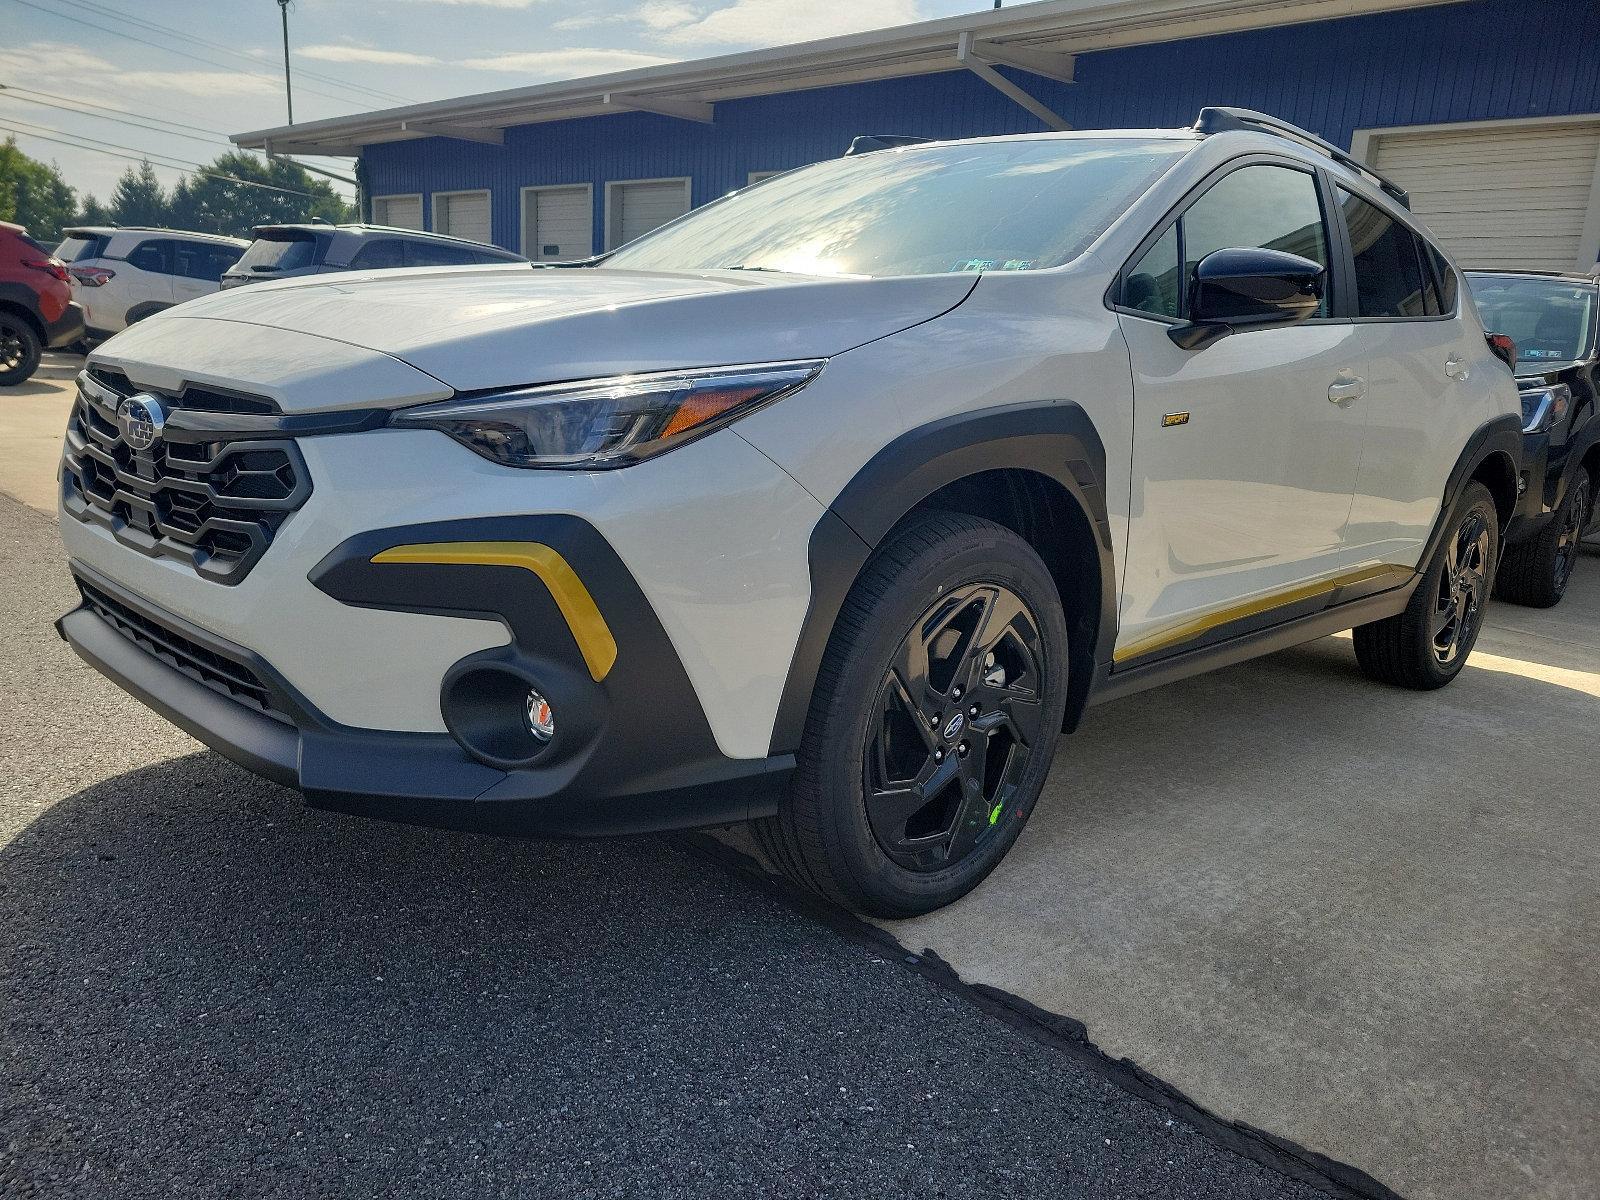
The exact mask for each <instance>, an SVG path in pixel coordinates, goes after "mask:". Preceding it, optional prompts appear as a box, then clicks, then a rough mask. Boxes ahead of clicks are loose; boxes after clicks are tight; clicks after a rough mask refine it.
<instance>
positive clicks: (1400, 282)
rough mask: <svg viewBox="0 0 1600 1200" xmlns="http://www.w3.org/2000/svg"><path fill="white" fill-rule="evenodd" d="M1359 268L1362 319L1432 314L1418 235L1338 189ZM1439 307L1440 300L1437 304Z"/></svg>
mask: <svg viewBox="0 0 1600 1200" xmlns="http://www.w3.org/2000/svg"><path fill="white" fill-rule="evenodd" d="M1339 207H1340V208H1342V209H1344V223H1345V228H1346V229H1348V230H1349V231H1350V252H1351V253H1352V254H1353V255H1354V256H1355V263H1356V311H1357V312H1358V313H1359V314H1360V315H1361V316H1363V317H1425V316H1427V315H1428V301H1427V294H1426V293H1427V290H1428V289H1427V288H1425V286H1424V283H1423V281H1424V278H1425V276H1424V272H1423V267H1422V258H1421V255H1420V254H1419V251H1418V246H1417V235H1416V234H1414V233H1412V232H1411V230H1409V229H1407V228H1406V227H1405V226H1404V225H1402V224H1401V223H1400V222H1399V221H1396V220H1395V219H1394V218H1393V217H1391V216H1389V214H1388V213H1386V212H1384V211H1383V210H1382V209H1381V208H1379V207H1378V206H1377V205H1375V204H1369V203H1367V202H1366V201H1365V200H1363V199H1362V198H1361V197H1360V196H1355V195H1352V194H1351V193H1349V192H1347V191H1345V190H1344V189H1343V188H1340V189H1339ZM1435 306H1436V307H1437V301H1436V305H1435Z"/></svg>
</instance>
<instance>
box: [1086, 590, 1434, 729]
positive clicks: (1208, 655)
mask: <svg viewBox="0 0 1600 1200" xmlns="http://www.w3.org/2000/svg"><path fill="white" fill-rule="evenodd" d="M1420 579H1421V576H1420V575H1413V576H1412V578H1411V579H1410V581H1409V582H1407V583H1405V584H1402V585H1401V586H1400V587H1397V588H1391V589H1390V590H1389V591H1386V592H1380V593H1378V594H1377V595H1375V596H1364V597H1362V598H1361V599H1359V600H1350V601H1347V602H1346V603H1344V604H1336V605H1334V606H1333V607H1331V608H1324V609H1321V610H1319V611H1317V612H1314V613H1309V614H1307V615H1306V616H1303V617H1296V618H1293V619H1291V620H1288V621H1283V622H1280V623H1279V624H1276V625H1270V626H1268V627H1267V628H1265V629H1259V630H1255V631H1253V632H1250V633H1244V634H1240V635H1239V636H1237V637H1233V638H1229V639H1228V640H1227V641H1224V642H1219V643H1217V644H1215V645H1209V646H1199V647H1196V648H1195V649H1192V650H1186V651H1182V652H1180V653H1178V654H1172V655H1169V656H1167V657H1164V658H1162V659H1160V660H1158V661H1156V662H1150V663H1142V664H1138V665H1135V666H1128V667H1123V668H1122V669H1120V670H1112V669H1111V668H1110V665H1109V664H1107V665H1104V666H1102V667H1101V668H1100V671H1101V674H1100V677H1099V678H1098V679H1097V680H1096V681H1095V688H1094V690H1093V691H1092V692H1091V693H1090V696H1089V703H1090V704H1091V705H1094V704H1103V703H1105V702H1106V701H1107V700H1117V699H1120V698H1121V697H1123V696H1131V695H1133V694H1134V693H1135V692H1142V691H1144V690H1145V689H1147V688H1153V687H1160V686H1161V685H1162V684H1165V683H1174V682H1176V681H1177V680H1179V679H1187V678H1188V677H1189V676H1191V675H1199V674H1200V673H1202V672H1204V671H1215V670H1217V669H1218V668H1220V667H1231V666H1233V664H1235V663H1240V662H1244V661H1246V660H1247V659H1251V658H1259V657H1260V656H1261V655H1263V654H1273V653H1276V652H1277V651H1279V650H1287V649H1289V648H1290V647H1291V646H1299V645H1301V644H1303V643H1305V642H1312V641H1316V639H1317V638H1321V637H1327V636H1328V635H1329V634H1332V633H1343V632H1344V631H1345V630H1346V629H1354V628H1355V627H1356V626H1357V625H1366V624H1368V623H1369V622H1371V621H1381V620H1383V619H1384V618H1385V617H1392V616H1395V615H1397V614H1399V613H1401V612H1404V611H1405V607H1406V605H1407V604H1409V603H1410V601H1411V593H1412V592H1414V591H1415V590H1416V588H1417V583H1418V581H1419V580H1420Z"/></svg>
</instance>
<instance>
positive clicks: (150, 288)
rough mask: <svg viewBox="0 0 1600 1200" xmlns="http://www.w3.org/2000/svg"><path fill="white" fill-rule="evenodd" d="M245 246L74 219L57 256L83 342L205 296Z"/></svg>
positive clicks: (207, 236)
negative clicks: (79, 316) (80, 318)
mask: <svg viewBox="0 0 1600 1200" xmlns="http://www.w3.org/2000/svg"><path fill="white" fill-rule="evenodd" d="M249 245H250V243H249V242H247V241H244V240H243V239H241V238H234V237H226V236H224V235H222V234H220V233H186V232H184V231H183V230H179V229H132V228H117V227H116V226H102V225H80V226H77V227H75V228H72V229H67V230H64V231H63V235H62V241H61V245H59V246H58V247H56V257H57V258H59V259H60V260H61V261H62V262H64V263H66V264H67V275H68V278H69V281H70V282H71V284H72V298H73V299H74V300H76V301H77V302H78V303H79V304H81V305H82V306H83V312H84V321H85V323H86V324H87V325H88V331H87V337H88V340H89V341H91V342H97V341H103V340H104V339H106V338H108V337H110V336H111V335H112V334H114V333H119V332H121V331H122V330H124V329H126V328H127V327H128V326H129V325H132V324H133V323H134V322H135V321H142V320H144V318H146V317H148V316H152V315H154V314H155V313H158V312H160V311H161V310H162V309H166V308H171V307H172V306H173V305H175V304H182V303H183V302H184V301H185V300H193V299H195V298H197V297H199V296H209V295H210V294H211V293H212V292H214V291H216V290H217V289H218V288H219V287H220V286H221V281H222V273H223V272H224V271H226V270H227V269H228V268H229V267H231V266H233V264H234V263H236V262H238V261H239V256H240V255H241V254H243V253H244V252H245V250H246V249H248V248H249Z"/></svg>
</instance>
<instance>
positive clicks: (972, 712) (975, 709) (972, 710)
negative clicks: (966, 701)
mask: <svg viewBox="0 0 1600 1200" xmlns="http://www.w3.org/2000/svg"><path fill="white" fill-rule="evenodd" d="M977 715H978V706H977V705H976V704H974V705H973V706H972V707H971V708H969V709H967V716H969V717H975V716H977Z"/></svg>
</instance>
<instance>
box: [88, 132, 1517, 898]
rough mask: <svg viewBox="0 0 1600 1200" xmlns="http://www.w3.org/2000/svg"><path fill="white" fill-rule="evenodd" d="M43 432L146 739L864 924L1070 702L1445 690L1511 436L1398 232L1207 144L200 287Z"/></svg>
mask: <svg viewBox="0 0 1600 1200" xmlns="http://www.w3.org/2000/svg"><path fill="white" fill-rule="evenodd" d="M896 140H900V139H896ZM856 149H857V150H860V149H864V147H859V146H858V147H857V148H856ZM79 383H80V388H81V391H80V396H79V399H78V402H77V406H76V409H75V411H74V413H73V415H72V418H71V425H70V428H69V430H68V435H67V447H66V454H65V461H64V468H63V472H62V492H61V518H60V527H61V533H62V537H63V539H64V541H65V543H66V551H67V554H68V556H69V557H70V561H71V567H72V570H73V572H74V574H75V575H76V577H77V580H78V583H79V585H80V587H81V590H82V600H83V602H82V605H81V607H79V608H77V609H76V610H74V611H73V612H71V613H69V614H68V615H67V616H65V617H64V618H62V620H61V622H60V626H59V628H60V631H61V633H62V635H63V636H64V637H65V638H66V639H67V640H68V641H69V642H70V643H71V644H72V646H73V647H74V648H75V649H76V650H77V652H78V653H79V654H80V655H82V657H83V658H85V659H86V660H88V662H90V663H91V664H92V665H94V666H95V667H97V668H98V669H99V670H101V671H102V672H104V673H105V674H106V675H108V676H110V677H111V678H112V679H114V680H116V681H117V682H118V683H119V684H121V685H122V686H123V687H124V688H126V689H127V690H129V691H130V692H132V693H133V694H134V695H135V696H137V697H139V698H141V699H142V700H144V701H145V702H146V703H147V704H149V705H150V706H152V707H153V708H155V709H156V710H158V711H159V712H161V713H163V714H165V715H166V716H168V717H169V718H170V719H172V720H173V721H174V722H176V723H177V724H178V725H180V726H182V727H183V728H185V729H187V730H189V731H190V732H192V733H193V734H194V735H195V736H196V737H198V738H200V739H201V740H203V741H205V742H207V743H209V744H210V745H212V746H214V747H215V748H216V749H218V750H220V751H221V752H222V753H223V754H226V755H227V756H229V757H230V758H232V759H234V760H235V761H237V762H239V763H242V764H243V765H244V766H246V767H248V768H250V769H252V770H254V771H257V772H259V773H261V774H262V775H265V776H267V777H269V778H271V779H275V780H279V781H281V782H283V783H286V784H289V785H291V786H294V787H297V788H299V789H300V790H301V791H302V792H303V793H304V794H305V795H306V797H307V798H308V800H309V801H310V803H312V804H313V805H316V806H319V807H324V808H330V809H337V810H343V811H346V812H351V813H359V814H364V815H368V816H374V817H385V818H391V819H398V820H404V821H416V822H425V823H429V824H437V825H442V826H450V827H456V828H464V829H473V830H485V831H497V832H506V833H532V834H542V835H569V834H594V833H617V832H636V831H647V830H661V829H669V828H678V827H689V826H708V825H714V824H725V823H730V822H736V821H747V820H748V821H753V822H755V828H756V831H757V834H758V838H759V840H760V841H761V843H762V844H763V846H764V848H765V850H766V852H767V853H768V854H769V855H770V857H771V858H772V860H773V862H774V863H775V864H776V865H777V866H778V867H779V868H781V869H782V870H784V871H786V872H788V873H789V874H791V875H792V876H793V877H794V878H795V879H797V880H799V881H801V882H802V883H804V884H805V885H807V886H809V887H812V888H814V889H816V890H817V891H819V892H821V893H822V894H824V895H825V896H828V897H831V898H833V899H834V900H837V901H839V902H841V903H844V904H847V905H850V906H853V907H855V908H858V909H862V910H865V911H867V912H871V913H876V914H882V915H885V916H904V915H908V914H913V913H918V912H923V911H926V910H928V909H931V908H934V907H936V906H938V905H941V904H945V903H948V902H949V901H951V900H953V899H955V898H956V897H958V896H960V895H961V894H963V893H964V892H965V891H967V890H968V889H970V888H972V887H973V886H974V885H975V884H977V882H978V881H979V880H981V879H982V878H983V877H984V875H985V874H986V873H987V872H988V871H989V870H991V869H992V868H993V867H994V865H995V864H996V862H997V861H998V860H999V859H1000V858H1001V857H1002V856H1003V855H1004V854H1005V853H1006V852H1007V850H1008V849H1009V848H1010V847H1011V845H1012V844H1013V843H1014V842H1015V840H1016V838H1017V836H1018V834H1019V833H1020V832H1021V830H1022V827H1023V824H1024V822H1025V821H1026V820H1027V818H1028V815H1029V812H1030V810H1031V809H1032V808H1033V805H1034V803H1035V801H1036V800H1037V798H1038V796H1039V794H1040V790H1041V786H1042V784H1043V782H1044V779H1045V774H1046V771H1047V770H1048V769H1049V767H1050V764H1051V761H1052V759H1053V758H1054V757H1055V755H1056V748H1057V741H1058V738H1059V736H1060V734H1061V733H1062V731H1063V730H1069V731H1070V730H1071V729H1073V728H1074V727H1075V726H1076V725H1077V723H1078V722H1079V720H1080V719H1081V718H1082V716H1083V713H1084V710H1085V708H1086V706H1088V705H1090V704H1093V703H1096V702H1098V701H1102V700H1106V699H1108V698H1111V697H1116V696H1124V695H1127V694H1129V693H1130V692H1134V691H1136V690H1139V689H1141V688H1146V687H1150V686H1152V685H1154V684H1158V683H1163V682H1166V681H1169V680H1174V679H1178V678H1181V677H1183V676H1186V675H1190V674H1193V673H1195V672H1197V671H1202V670H1206V669H1208V668H1211V667H1217V666H1222V665H1225V664H1228V663H1233V662H1237V661H1239V660H1241V659H1244V658H1248V657H1250V656H1252V655H1257V654H1262V653H1265V652H1268V651H1271V650H1275V649H1278V648H1280V647H1285V646H1289V645H1291V644H1294V643H1297V642H1302V641H1305V640H1308V639H1311V638H1316V637H1319V636H1322V635H1324V634H1329V633H1333V632H1335V631H1339V630H1345V629H1352V628H1353V629H1354V630H1355V634H1354V637H1355V651H1356V656H1357V659H1358V661H1359V663H1360V665H1361V667H1362V668H1363V669H1364V670H1365V671H1366V672H1367V674H1369V675H1371V676H1373V677H1374V678H1376V679H1379V680H1383V681H1386V682H1389V683H1393V684H1399V685H1403V686H1407V687H1412V688H1433V687H1438V686H1440V685H1442V684H1444V683H1447V682H1448V681H1449V680H1450V679H1451V678H1453V677H1454V676H1455V675H1456V674H1457V673H1458V672H1459V671H1460V670H1461V669H1462V665H1463V663H1464V662H1465V661H1466V658H1467V655H1468V654H1469V652H1470V651H1471V649H1472V646H1473V642H1474V639H1475V638H1476V637H1477V634H1478V631H1479V627H1480V623H1481V621H1482V619H1483V614H1484V607H1485V604H1486V602H1487V599H1488V596H1489V591H1490V587H1491V584H1492V581H1493V572H1494V569H1495V562H1496V556H1497V553H1498V548H1499V541H1500V533H1501V529H1502V527H1503V526H1504V524H1505V522H1506V520H1507V519H1508V518H1509V516H1510V515H1511V512H1512V509H1513V506H1514V504H1515V501H1516V496H1517V477H1518V471H1519V456H1520V453H1521V451H1520V443H1521V436H1522V435H1521V427H1520V408H1519V405H1518V400H1517V389H1516V385H1515V383H1514V382H1513V380H1512V375H1511V371H1510V370H1509V369H1508V367H1507V366H1506V364H1505V363H1504V362H1503V361H1500V359H1499V358H1498V357H1497V354H1496V352H1495V350H1494V349H1493V348H1492V347H1491V346H1490V345H1489V344H1488V343H1487V342H1486V338H1485V334H1484V330H1483V328H1482V326H1481V325H1480V324H1479V321H1478V318H1477V316H1476V315H1475V313H1474V310H1473V307H1472V301H1471V298H1470V296H1469V295H1468V292H1467V289H1466V288H1465V287H1463V286H1462V285H1461V282H1460V278H1459V275H1458V274H1457V271H1456V269H1455V268H1454V267H1453V266H1452V265H1451V264H1450V262H1449V261H1448V260H1447V258H1446V256H1445V255H1444V254H1443V253H1441V252H1440V250H1439V249H1438V247H1437V246H1436V245H1435V244H1434V242H1433V241H1432V240H1431V238H1430V237H1429V236H1428V234H1427V233H1426V231H1425V230H1423V229H1422V227H1421V226H1419V225H1418V224H1417V223H1416V222H1415V221H1414V219H1413V218H1412V217H1411V216H1410V215H1409V214H1408V212H1407V210H1406V207H1405V204H1404V193H1402V192H1400V191H1399V189H1398V188H1395V187H1394V186H1393V185H1390V184H1387V183H1386V182H1385V181H1383V180H1381V179H1379V178H1377V177H1376V176H1374V175H1373V174H1372V173H1371V172H1370V171H1367V170H1365V169H1364V168H1362V167H1361V166H1360V164H1358V163H1355V162H1354V161H1353V160H1351V159H1350V158H1349V156H1348V155H1345V154H1343V153H1342V152H1339V151H1337V150H1334V148H1333V147H1331V146H1325V145H1323V144H1321V143H1318V142H1316V141H1315V139H1313V138H1312V137H1311V135H1309V134H1305V133H1303V132H1301V131H1298V130H1295V129H1293V128H1292V127H1288V126H1283V125H1280V124H1278V123H1277V122H1274V121H1272V120H1271V119H1270V118H1265V117H1261V116H1259V115H1258V114H1250V113H1242V112H1238V111H1234V110H1216V109H1208V110H1206V112H1205V113H1203V114H1202V116H1201V119H1200V121H1199V122H1198V123H1197V124H1196V126H1195V127H1194V128H1193V129H1186V130H1181V131H1123V132H1084V133H1065V134H1036V135H1029V136H1016V137H996V138H985V139H978V140H973V141H963V142H945V143H929V144H922V145H905V146H898V147H895V148H889V149H880V150H877V151H876V152H872V153H852V154H850V155H847V156H845V157H843V158H841V159H838V160H835V161H830V162H824V163H820V164H817V165H815V166H811V167H807V168H804V169H801V170H798V171H794V172H791V173H789V174H787V175H783V176H780V177H777V178H775V179H771V180H768V181H766V182H763V183H761V184H759V185H757V186H755V187H752V188H750V189H748V190H747V191H744V192H741V193H738V194H735V195H733V196H731V197H727V198H724V199H722V200H719V201H717V202H716V203H714V204H710V205H707V206H706V207H704V208H702V209H700V210H698V211H696V212H693V213H690V214H689V215H687V216H685V217H683V218H681V219H679V220H678V221H676V222H674V223H671V224H669V225H667V226H664V227H663V228H661V229H659V230H657V231H655V232H654V233H652V234H650V235H648V236H646V237H644V238H641V239H639V240H638V241H636V242H634V243H632V244H631V245H629V246H626V247H624V248H623V249H621V250H619V251H617V252H615V253H613V254H611V255H609V256H608V257H605V258H603V259H600V260H597V261H592V262H589V263H586V264H582V265H579V266H575V267H562V268H539V267H528V266H492V267H477V268H467V269H452V268H444V269H439V270H434V271H420V272H419V271H406V272H374V273H354V274H342V275H339V276H337V277H333V278H313V279H309V280H305V281H289V282H285V283H269V284H262V285H259V286H256V287H250V288H242V289H239V290H237V291H232V292H226V293H223V294H221V295H218V296H214V297H210V298H208V299H204V300H200V301H197V302H194V303H191V304H188V305H185V306H184V307H183V308H181V309H178V310H176V311H174V312H171V313H161V314H157V315H156V316H154V317H152V318H150V319H149V320H146V321H144V322H142V323H141V324H139V325H137V326H135V327H134V328H132V329H130V330H129V331H128V332H127V333H125V334H122V335H121V336H119V337H117V338H115V339H113V340H112V341H110V342H108V343H107V344H106V345H104V346H103V347H101V348H100V349H99V350H97V351H96V352H95V353H94V354H93V356H92V357H91V358H90V360H89V364H88V367H87V369H86V370H85V371H84V373H83V374H82V375H81V376H80V380H79Z"/></svg>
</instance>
